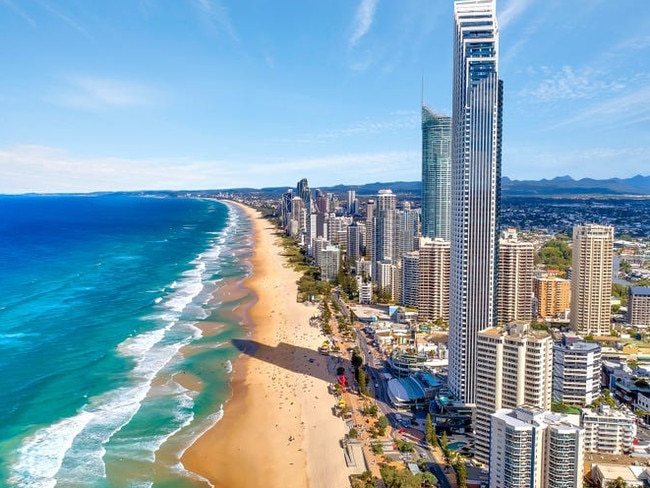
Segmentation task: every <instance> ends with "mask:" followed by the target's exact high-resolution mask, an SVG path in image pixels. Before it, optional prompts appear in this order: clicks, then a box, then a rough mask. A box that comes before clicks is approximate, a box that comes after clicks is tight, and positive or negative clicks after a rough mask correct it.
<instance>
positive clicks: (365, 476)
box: [350, 471, 377, 488]
mask: <svg viewBox="0 0 650 488" xmlns="http://www.w3.org/2000/svg"><path fill="white" fill-rule="evenodd" d="M350 482H351V486H352V488H375V485H376V484H377V478H376V477H375V476H373V474H372V473H371V472H370V471H364V472H363V473H361V474H353V475H352V476H350Z"/></svg>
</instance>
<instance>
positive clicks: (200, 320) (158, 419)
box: [0, 195, 252, 488]
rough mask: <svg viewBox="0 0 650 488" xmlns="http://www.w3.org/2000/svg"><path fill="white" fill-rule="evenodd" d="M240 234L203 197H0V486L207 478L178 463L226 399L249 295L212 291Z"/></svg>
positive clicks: (241, 229)
mask: <svg viewBox="0 0 650 488" xmlns="http://www.w3.org/2000/svg"><path fill="white" fill-rule="evenodd" d="M250 234H251V224H250V222H249V221H248V220H247V219H246V217H245V216H244V214H243V213H242V212H241V210H240V209H238V208H237V207H235V206H232V205H227V204H224V203H222V202H218V201H215V200H207V199H192V198H153V197H139V196H126V195H101V196H1V197H0V486H11V487H33V488H40V487H54V486H57V487H66V488H68V487H102V488H110V487H120V488H123V487H152V486H154V487H175V488H177V487H178V488H185V487H188V488H193V487H202V486H203V487H205V486H210V485H209V484H208V483H207V482H206V481H205V480H201V479H199V478H197V477H196V476H194V475H193V474H192V473H189V472H187V471H185V470H184V469H183V466H182V465H181V464H180V462H179V459H180V456H181V455H182V453H183V452H184V450H185V449H186V448H187V447H188V446H189V445H191V443H192V442H193V440H195V439H196V438H197V437H198V436H200V435H201V434H202V433H203V432H204V431H205V430H206V429H208V428H210V427H211V426H213V425H214V424H215V423H216V422H217V421H218V420H219V419H220V418H221V415H222V410H219V409H218V406H219V405H223V404H224V403H225V402H226V401H227V400H228V397H229V395H230V390H229V378H230V375H231V373H232V361H233V360H234V359H235V358H236V356H237V355H238V351H237V350H236V349H235V348H234V347H233V346H232V339H234V338H242V337H245V336H246V334H247V331H246V329H245V327H244V326H243V325H242V324H241V318H238V316H237V314H236V313H235V314H233V309H236V308H238V307H240V306H242V305H244V304H245V303H247V301H249V300H251V298H252V297H251V294H250V292H248V293H246V292H242V293H241V294H239V295H236V296H239V298H235V299H233V300H214V299H213V298H212V297H213V294H214V293H215V292H216V295H217V296H219V292H222V293H223V292H224V290H226V289H229V288H228V287H233V286H236V285H237V284H238V283H241V281H242V280H243V278H244V277H245V276H247V275H248V274H249V273H250V268H249V258H250V253H251V247H252V243H251V240H250V239H251V235H250ZM205 331H209V333H206V332H205ZM196 379H198V381H195V380H196ZM199 381H200V383H199ZM195 383H198V384H200V387H199V388H193V387H191V385H192V384H195ZM184 385H185V386H184ZM188 385H189V386H188ZM197 390H198V391H197ZM215 405H217V408H216V409H215Z"/></svg>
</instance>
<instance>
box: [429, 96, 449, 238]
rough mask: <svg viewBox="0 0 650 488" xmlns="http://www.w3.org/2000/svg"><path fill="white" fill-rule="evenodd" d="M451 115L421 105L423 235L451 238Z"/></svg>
mask: <svg viewBox="0 0 650 488" xmlns="http://www.w3.org/2000/svg"><path fill="white" fill-rule="evenodd" d="M450 202H451V117H449V116H446V115H438V114H435V113H433V112H432V111H431V110H430V109H429V108H428V107H424V106H423V107H422V236H424V237H429V238H431V239H434V238H440V239H445V240H449V221H450V218H449V212H450Z"/></svg>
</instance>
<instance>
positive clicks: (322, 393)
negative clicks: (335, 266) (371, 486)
mask: <svg viewBox="0 0 650 488" xmlns="http://www.w3.org/2000/svg"><path fill="white" fill-rule="evenodd" d="M236 205H238V206H239V207H240V208H241V209H243V211H244V212H245V213H246V215H247V216H248V218H250V219H251V221H252V223H253V239H254V245H253V246H254V252H253V257H252V259H251V262H252V265H253V271H252V275H251V276H250V278H248V279H247V280H246V282H245V283H244V285H245V286H246V287H247V288H250V289H251V290H252V291H253V292H254V293H255V295H256V296H257V301H256V302H255V304H254V305H253V306H252V307H251V308H250V311H249V312H248V313H247V315H246V316H244V317H242V321H243V323H244V324H245V325H246V326H247V327H248V328H249V330H250V337H249V338H246V339H243V340H238V341H236V344H235V345H236V346H237V347H238V348H239V349H240V350H241V351H242V355H241V356H240V358H239V359H238V360H237V361H236V362H235V364H234V371H233V382H232V398H231V399H230V401H228V402H227V404H226V405H225V407H224V417H223V418H222V419H221V420H220V421H219V422H218V423H217V424H216V425H215V426H214V427H213V428H212V429H210V430H209V431H207V432H206V433H205V434H204V435H203V436H202V437H201V438H199V439H198V440H197V441H196V442H195V443H194V444H193V445H192V446H190V448H188V449H187V451H186V452H185V454H184V456H183V458H182V462H183V465H184V466H185V467H186V468H187V469H189V470H190V471H192V472H195V473H197V474H199V475H200V476H202V477H204V478H206V479H208V480H209V481H210V482H211V483H212V484H213V485H214V486H215V487H217V488H221V487H223V488H226V487H227V488H232V487H240V486H241V487H243V486H246V487H258V486H259V487H262V486H263V487H268V488H273V487H278V488H293V487H295V488H304V487H311V488H345V487H348V486H350V484H349V480H348V475H349V473H350V471H349V470H348V468H347V466H346V464H345V459H344V456H343V450H342V448H341V446H340V440H341V439H342V438H343V437H344V435H345V433H346V429H345V425H344V423H343V422H342V421H341V419H340V418H338V417H336V416H334V415H333V409H332V407H333V405H334V397H333V396H332V395H330V394H329V393H328V390H327V386H328V384H329V383H332V382H334V381H335V378H334V377H332V375H331V374H330V373H329V372H328V368H327V357H326V356H322V355H320V354H318V352H317V348H318V346H320V345H321V344H322V342H323V335H322V333H321V331H320V329H319V328H316V327H311V326H310V324H309V319H310V317H312V316H314V315H317V314H318V310H317V308H316V307H315V306H313V305H305V304H301V303H297V302H296V296H297V285H296V281H297V279H298V278H299V277H300V274H299V273H297V272H296V271H294V270H293V269H291V268H290V267H289V266H288V265H287V263H286V261H285V259H284V258H283V257H282V255H281V253H282V251H283V249H282V248H281V247H280V245H279V243H278V236H277V234H276V232H277V229H276V228H275V227H274V226H273V225H272V224H271V223H270V222H269V221H268V220H266V219H264V218H263V217H262V216H261V214H260V213H259V212H257V211H256V210H253V209H252V208H250V207H247V206H243V205H240V204H236ZM219 408H220V405H215V411H217V410H218V409H219Z"/></svg>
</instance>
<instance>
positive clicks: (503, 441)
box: [489, 405, 585, 488]
mask: <svg viewBox="0 0 650 488" xmlns="http://www.w3.org/2000/svg"><path fill="white" fill-rule="evenodd" d="M491 417H492V422H491V425H492V428H491V444H490V485H489V486H492V487H500V488H505V487H526V488H575V487H576V486H582V482H583V480H582V478H583V471H584V467H583V465H584V437H585V435H584V430H583V429H582V428H581V427H580V426H577V425H574V424H572V423H571V422H570V421H569V419H568V417H566V416H564V415H559V414H552V413H550V412H548V411H544V410H542V409H539V408H535V407H531V406H529V405H524V406H521V407H518V408H516V409H501V410H499V411H498V412H496V413H494V414H493V415H492V416H491Z"/></svg>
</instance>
